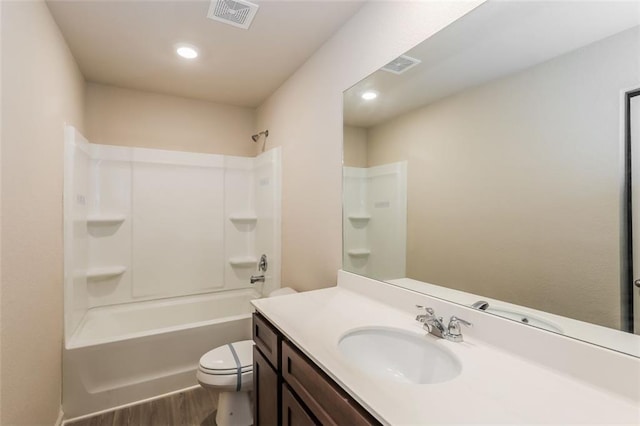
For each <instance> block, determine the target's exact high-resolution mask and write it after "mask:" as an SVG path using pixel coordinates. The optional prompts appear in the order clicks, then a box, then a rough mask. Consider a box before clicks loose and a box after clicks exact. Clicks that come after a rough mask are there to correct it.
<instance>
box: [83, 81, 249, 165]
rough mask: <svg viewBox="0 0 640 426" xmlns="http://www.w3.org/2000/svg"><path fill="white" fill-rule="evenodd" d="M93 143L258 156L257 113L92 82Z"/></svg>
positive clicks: (89, 134) (88, 121) (89, 131)
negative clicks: (254, 138)
mask: <svg viewBox="0 0 640 426" xmlns="http://www.w3.org/2000/svg"><path fill="white" fill-rule="evenodd" d="M85 104H86V110H85V135H84V136H85V137H86V138H87V139H88V140H89V141H90V142H92V143H100V144H107V145H122V146H136V147H142V148H158V149H168V150H174V151H192V152H203V153H211V154H225V155H238V156H245V157H252V156H254V155H255V152H254V150H255V144H254V142H253V141H252V140H251V135H252V134H253V133H254V120H255V110H253V109H250V108H241V107H232V106H227V105H221V104H217V103H213V102H207V101H201V100H196V99H188V98H181V97H178V96H170V95H161V94H157V93H151V92H144V91H140V90H130V89H123V88H120V87H115V86H107V85H103V84H96V83H88V84H87V89H86V96H85Z"/></svg>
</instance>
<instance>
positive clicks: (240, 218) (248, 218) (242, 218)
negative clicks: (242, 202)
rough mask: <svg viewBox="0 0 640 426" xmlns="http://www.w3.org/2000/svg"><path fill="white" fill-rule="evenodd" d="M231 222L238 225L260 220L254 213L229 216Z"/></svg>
mask: <svg viewBox="0 0 640 426" xmlns="http://www.w3.org/2000/svg"><path fill="white" fill-rule="evenodd" d="M229 220H230V221H231V222H237V223H253V222H255V221H257V220H258V216H256V215H255V214H253V213H239V214H232V215H231V216H229Z"/></svg>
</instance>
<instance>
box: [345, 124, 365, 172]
mask: <svg viewBox="0 0 640 426" xmlns="http://www.w3.org/2000/svg"><path fill="white" fill-rule="evenodd" d="M343 145H344V147H343V149H344V152H343V160H342V161H343V162H344V165H345V166H348V167H367V129H365V128H364V127H355V126H344V134H343Z"/></svg>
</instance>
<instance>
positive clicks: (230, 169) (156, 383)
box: [62, 127, 281, 419]
mask: <svg viewBox="0 0 640 426" xmlns="http://www.w3.org/2000/svg"><path fill="white" fill-rule="evenodd" d="M247 139H249V137H247ZM249 143H250V142H249ZM280 182H281V179H280V149H278V148H276V149H272V150H269V151H267V152H265V153H262V154H260V155H259V156H257V157H232V156H224V155H215V154H200V153H189V152H176V151H163V150H154V149H143V148H129V147H116V146H107V145H96V144H91V143H89V142H88V141H87V140H86V139H85V138H84V137H82V135H81V134H80V133H78V132H77V130H75V129H74V128H72V127H68V128H67V129H66V131H65V187H64V222H65V223H64V244H65V247H64V253H65V254H64V262H65V264H64V275H65V280H64V301H65V308H64V311H65V350H64V354H63V385H62V386H63V401H62V405H63V409H64V412H65V418H67V419H70V418H75V417H79V416H83V415H86V414H90V413H95V412H97V411H101V410H106V409H109V408H114V407H117V406H120V405H124V404H129V403H133V402H137V401H141V400H144V399H148V398H152V397H156V396H159V395H162V394H166V393H169V392H175V391H179V390H181V389H185V388H188V387H191V386H196V385H197V380H196V370H197V367H198V361H199V360H200V357H201V356H202V355H204V354H205V353H206V352H208V351H210V350H211V349H213V348H215V347H217V346H221V345H224V344H227V343H231V342H234V341H238V340H245V339H250V338H251V333H250V332H251V325H250V321H251V317H250V313H251V312H250V309H251V308H250V306H251V305H250V301H251V300H252V299H256V298H259V297H261V296H262V295H263V294H269V293H271V292H272V291H273V290H275V289H276V288H278V287H280V217H281V215H280V198H281V197H280ZM262 254H265V255H267V256H268V266H269V267H268V272H267V273H266V280H265V282H264V283H260V284H258V285H257V286H254V285H252V284H251V283H250V277H251V275H253V274H254V273H255V272H256V268H257V263H258V259H259V258H260V256H261V255H262Z"/></svg>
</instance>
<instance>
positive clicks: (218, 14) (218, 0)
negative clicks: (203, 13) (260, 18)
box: [207, 0, 259, 30]
mask: <svg viewBox="0 0 640 426" xmlns="http://www.w3.org/2000/svg"><path fill="white" fill-rule="evenodd" d="M258 7H259V6H258V5H257V4H253V3H251V2H248V1H245V0H212V1H211V4H210V5H209V12H208V13H207V18H209V19H213V20H214V21H220V22H224V23H225V24H229V25H233V26H234V27H238V28H244V29H245V30H246V29H249V25H251V21H253V18H254V16H256V12H257V11H258Z"/></svg>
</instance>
